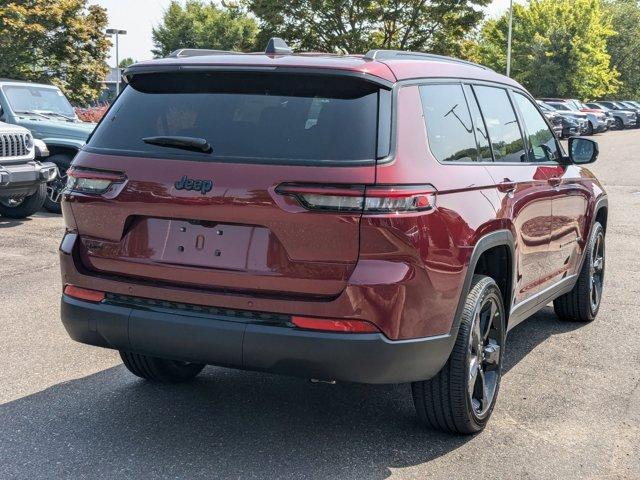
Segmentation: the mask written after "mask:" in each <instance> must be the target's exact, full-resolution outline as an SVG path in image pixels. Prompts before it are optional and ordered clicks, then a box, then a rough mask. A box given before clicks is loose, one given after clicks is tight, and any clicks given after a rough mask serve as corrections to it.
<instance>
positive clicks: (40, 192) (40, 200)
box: [0, 183, 47, 218]
mask: <svg viewBox="0 0 640 480" xmlns="http://www.w3.org/2000/svg"><path fill="white" fill-rule="evenodd" d="M46 197H47V186H46V185H45V184H44V183H41V184H40V185H39V186H38V189H37V190H36V191H35V193H33V194H31V195H30V196H28V197H25V198H24V199H23V200H22V201H21V202H19V203H16V204H15V205H11V202H10V199H0V215H2V216H3V217H9V218H27V217H29V216H31V215H33V214H34V213H36V212H37V211H39V210H40V209H41V208H42V205H43V204H44V200H45V198H46Z"/></svg>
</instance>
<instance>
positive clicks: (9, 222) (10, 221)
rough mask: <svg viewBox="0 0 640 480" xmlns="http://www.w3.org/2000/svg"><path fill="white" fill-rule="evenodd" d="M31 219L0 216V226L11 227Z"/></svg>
mask: <svg viewBox="0 0 640 480" xmlns="http://www.w3.org/2000/svg"><path fill="white" fill-rule="evenodd" d="M29 221H31V219H30V218H19V219H16V218H9V217H2V216H0V228H11V227H19V226H20V225H22V224H23V223H24V222H29Z"/></svg>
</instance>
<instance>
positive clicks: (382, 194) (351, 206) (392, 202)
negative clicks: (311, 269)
mask: <svg viewBox="0 0 640 480" xmlns="http://www.w3.org/2000/svg"><path fill="white" fill-rule="evenodd" d="M276 192H277V193H279V194H280V195H291V196H293V197H295V198H296V199H297V200H298V202H299V203H300V204H301V205H302V206H303V207H304V208H306V209H307V210H321V211H330V212H340V213H364V214H389V213H412V212H421V211H425V210H431V209H432V208H434V207H435V195H436V191H435V188H434V187H433V186H432V185H417V186H416V185H383V186H371V187H370V186H367V187H365V186H364V185H326V186H325V185H312V184H307V185H305V184H282V185H279V186H278V187H277V188H276Z"/></svg>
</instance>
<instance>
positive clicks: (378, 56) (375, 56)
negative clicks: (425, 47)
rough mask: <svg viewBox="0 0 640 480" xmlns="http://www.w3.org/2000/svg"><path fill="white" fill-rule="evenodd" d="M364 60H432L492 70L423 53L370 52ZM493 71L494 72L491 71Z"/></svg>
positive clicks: (451, 58)
mask: <svg viewBox="0 0 640 480" xmlns="http://www.w3.org/2000/svg"><path fill="white" fill-rule="evenodd" d="M364 58H366V59H368V60H380V61H382V60H391V59H393V58H400V59H407V60H421V59H425V60H426V59H431V60H438V61H440V62H451V63H461V64H464V65H469V66H473V67H478V68H483V69H485V70H491V69H490V68H489V67H485V66H484V65H480V64H479V63H473V62H469V61H467V60H460V59H459V58H453V57H446V56H444V55H436V54H435V53H423V52H405V51H403V50H369V51H368V52H367V53H366V54H365V56H364ZM491 71H493V70H491Z"/></svg>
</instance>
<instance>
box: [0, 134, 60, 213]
mask: <svg viewBox="0 0 640 480" xmlns="http://www.w3.org/2000/svg"><path fill="white" fill-rule="evenodd" d="M48 155H49V152H48V150H47V147H46V145H45V144H44V142H42V141H41V140H36V139H34V138H33V136H32V135H31V133H30V132H29V130H27V129H26V128H23V127H19V126H17V125H9V124H8V123H2V122H0V215H2V216H5V217H9V218H25V217H28V216H29V215H32V214H34V213H35V212H37V211H38V210H40V208H42V205H43V203H44V200H45V198H46V196H47V182H49V181H51V180H53V179H54V178H55V177H56V175H57V172H58V171H57V168H56V166H55V165H54V164H53V163H50V162H41V161H40V159H41V158H43V157H46V156H48Z"/></svg>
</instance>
